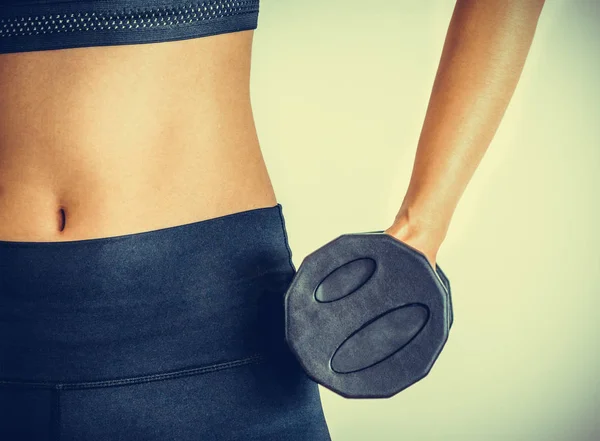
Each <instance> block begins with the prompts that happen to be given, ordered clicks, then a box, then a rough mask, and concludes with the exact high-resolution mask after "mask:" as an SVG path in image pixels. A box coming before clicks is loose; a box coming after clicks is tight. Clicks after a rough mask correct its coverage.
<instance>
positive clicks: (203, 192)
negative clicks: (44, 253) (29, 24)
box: [0, 31, 277, 242]
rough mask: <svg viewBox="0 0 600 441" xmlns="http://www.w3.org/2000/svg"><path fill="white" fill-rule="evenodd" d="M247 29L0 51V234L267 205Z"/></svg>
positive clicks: (79, 230) (179, 218) (95, 230)
mask: <svg viewBox="0 0 600 441" xmlns="http://www.w3.org/2000/svg"><path fill="white" fill-rule="evenodd" d="M253 35H254V31H241V32H234V33H228V34H220V35H216V36H210V37H205V38H196V39H188V40H181V41H170V42H160V43H156V44H136V45H120V46H97V47H85V48H69V49H61V50H50V51H32V52H21V53H12V54H1V55H0V240H5V241H50V242H55V241H57V242H58V241H68V240H80V239H91V238H100V237H110V236H116V235H122V234H129V233H137V232H144V231H150V230H155V229H159V228H165V227H171V226H176V225H182V224H186V223H192V222H197V221H202V220H205V219H209V218H213V217H217V216H222V215H226V214H230V213H236V212H241V211H245V210H249V209H253V208H260V207H269V206H274V205H276V203H277V200H276V197H275V193H274V191H273V187H272V185H271V181H270V178H269V175H268V173H267V169H266V167H265V163H264V161H263V157H262V153H261V150H260V145H259V141H258V136H257V132H256V127H255V123H254V117H253V113H252V107H251V102H250V61H251V53H252V40H253Z"/></svg>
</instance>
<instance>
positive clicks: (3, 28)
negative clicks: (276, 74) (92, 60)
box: [0, 0, 260, 53]
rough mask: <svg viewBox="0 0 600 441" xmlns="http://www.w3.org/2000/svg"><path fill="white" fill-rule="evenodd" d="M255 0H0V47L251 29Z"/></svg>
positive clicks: (178, 37) (66, 44) (41, 47)
mask: <svg viewBox="0 0 600 441" xmlns="http://www.w3.org/2000/svg"><path fill="white" fill-rule="evenodd" d="M259 2H260V0H204V1H194V0H187V1H186V0H0V53H11V52H29V51H40V50H49V49H64V48H73V47H84V46H112V45H122V44H139V43H154V42H159V41H173V40H184V39H189V38H198V37H206V36H209V35H216V34H224V33H228V32H237V31H244V30H250V29H256V27H257V24H258V11H259Z"/></svg>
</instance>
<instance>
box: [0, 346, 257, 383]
mask: <svg viewBox="0 0 600 441" xmlns="http://www.w3.org/2000/svg"><path fill="white" fill-rule="evenodd" d="M267 358H268V357H267V356H265V355H263V354H255V355H252V356H250V357H246V358H241V359H238V360H233V361H226V362H223V363H217V364H212V365H209V366H201V367H195V368H189V369H178V370H176V371H172V372H162V373H160V374H150V375H141V376H136V377H129V378H121V379H116V380H98V381H85V382H78V383H49V382H35V381H32V382H28V381H18V380H0V386H2V385H7V386H24V387H32V388H53V389H57V390H64V389H86V388H94V387H109V386H122V385H129V384H139V383H148V382H151V381H162V380H169V379H172V378H180V377H187V376H191V375H198V374H205V373H208V372H216V371H220V370H223V369H229V368H233V367H237V366H243V365H246V364H252V363H260V362H262V361H265V360H267Z"/></svg>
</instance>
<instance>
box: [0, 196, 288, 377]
mask: <svg viewBox="0 0 600 441" xmlns="http://www.w3.org/2000/svg"><path fill="white" fill-rule="evenodd" d="M294 274H295V269H294V267H293V264H292V263H291V254H290V251H289V245H288V242H287V233H286V230H285V223H284V218H283V214H282V211H281V205H279V204H277V205H276V206H274V207H267V208H261V209H255V210H248V211H245V212H240V213H235V214H232V215H228V216H222V217H218V218H214V219H210V220H206V221H200V222H195V223H192V224H188V225H180V226H176V227H172V228H166V229H161V230H156V231H150V232H144V233H137V234H131V235H122V236H118V237H112V238H99V239H90V240H80V241H69V242H43V243H40V242H37V243H35V242H29V243H3V244H0V336H1V338H0V383H3V382H5V381H8V382H9V383H10V382H13V381H14V382H27V383H35V382H42V383H44V382H71V383H72V382H90V381H98V382H103V381H108V380H113V379H118V378H121V377H124V376H128V377H135V376H145V375H153V374H155V373H158V372H168V371H175V370H180V369H186V368H194V367H198V366H208V365H212V364H218V363H227V362H230V361H235V360H241V359H245V358H249V357H253V356H255V355H261V354H262V355H264V354H270V353H272V351H273V350H275V351H278V350H279V349H281V348H283V347H284V340H283V338H284V337H283V294H284V293H285V290H286V289H287V287H288V285H289V283H290V281H291V279H292V277H293V275H294ZM40 386H43V385H42V384H41V385H40Z"/></svg>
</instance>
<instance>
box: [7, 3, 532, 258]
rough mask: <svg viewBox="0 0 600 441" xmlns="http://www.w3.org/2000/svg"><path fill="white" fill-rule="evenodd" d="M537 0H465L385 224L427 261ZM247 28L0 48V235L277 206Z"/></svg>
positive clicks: (480, 145) (519, 64)
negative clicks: (402, 189) (252, 81)
mask: <svg viewBox="0 0 600 441" xmlns="http://www.w3.org/2000/svg"><path fill="white" fill-rule="evenodd" d="M542 7H543V1H541V0H511V1H509V0H507V1H502V2H499V1H495V0H477V1H473V0H459V1H457V2H456V7H455V10H454V13H453V15H452V19H451V22H450V26H449V29H448V33H447V37H446V40H445V44H444V48H443V52H442V57H441V61H440V65H439V68H438V72H437V75H436V78H435V82H434V85H433V90H432V93H431V98H430V102H429V107H428V109H427V113H426V117H425V121H424V124H423V129H422V132H421V137H420V139H419V143H418V146H417V153H416V157H415V162H414V167H413V172H412V177H411V180H410V184H409V188H408V191H407V194H406V195H405V197H404V200H403V201H402V204H401V207H400V209H399V211H398V214H397V215H396V218H395V220H394V222H393V223H392V225H391V226H390V227H388V228H387V229H386V230H385V231H386V233H388V234H391V235H393V236H394V237H396V238H397V239H399V240H402V241H404V242H406V243H408V244H410V245H411V246H413V247H414V248H416V249H418V250H421V251H422V252H423V253H424V254H425V255H426V257H427V259H428V261H429V262H430V264H431V265H432V266H434V265H435V259H436V255H437V252H438V249H439V247H440V245H441V243H442V242H443V240H444V237H445V235H446V232H447V230H448V226H449V223H450V219H451V216H452V214H453V212H454V209H455V207H456V205H457V203H458V200H459V198H460V196H461V195H462V193H463V191H464V189H465V188H466V186H467V184H468V182H469V180H470V178H471V177H472V175H473V173H474V171H475V169H476V167H477V166H478V164H479V162H480V160H481V158H482V156H483V155H484V152H485V150H486V149H487V147H488V145H489V144H490V141H491V140H492V138H493V136H494V133H495V132H496V129H497V128H498V126H499V124H500V121H501V119H502V116H503V114H504V112H505V110H506V107H507V105H508V103H509V101H510V98H511V97H512V94H513V92H514V89H515V87H516V84H517V82H518V79H519V76H520V74H521V71H522V68H523V65H524V63H525V59H526V57H527V53H528V51H529V47H530V44H531V41H532V39H533V35H534V32H535V28H536V25H537V21H538V18H539V15H540V13H541V10H542ZM253 34H254V31H242V32H235V33H230V34H223V35H216V36H211V37H204V38H197V39H189V40H182V41H173V42H161V43H155V44H142V45H122V46H101V47H88V48H69V49H62V50H52V51H37V52H28V53H14V54H0V97H2V99H0V240H4V241H64V240H79V239H89V238H95V237H109V236H115V235H120V234H128V233H134V232H143V231H150V230H154V229H159V228H165V227H170V226H175V225H181V224H185V223H190V222H196V221H201V220H204V219H209V218H213V217H216V216H222V215H227V214H230V213H235V212H239V211H244V210H249V209H253V208H260V207H269V206H274V205H275V204H276V203H277V199H276V196H275V192H274V190H273V187H272V185H271V181H270V178H269V175H268V173H267V169H266V166H265V163H264V160H263V157H262V154H261V151H260V145H259V141H258V136H257V133H256V127H255V124H254V119H253V114H252V107H251V103H250V93H249V78H250V64H251V49H252V39H253Z"/></svg>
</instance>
